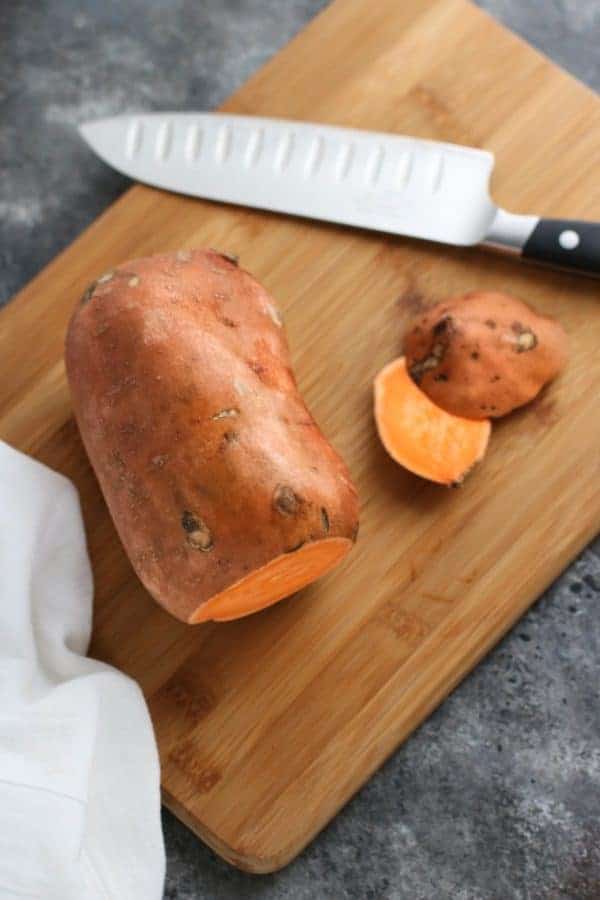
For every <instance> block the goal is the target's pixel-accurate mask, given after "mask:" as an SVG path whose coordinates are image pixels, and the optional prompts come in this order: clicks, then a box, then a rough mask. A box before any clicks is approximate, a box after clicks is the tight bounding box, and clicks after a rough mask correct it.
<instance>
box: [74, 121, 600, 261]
mask: <svg viewBox="0 0 600 900" xmlns="http://www.w3.org/2000/svg"><path fill="white" fill-rule="evenodd" d="M80 131H81V134H82V136H83V137H84V138H85V140H86V141H87V142H88V144H89V145H90V146H91V147H92V149H93V150H95V152H96V153H97V154H98V155H99V156H100V157H101V158H102V159H103V160H104V161H105V162H107V163H108V164H109V165H111V166H113V167H114V168H115V169H117V170H118V171H120V172H123V173H124V174H125V175H128V176H130V177H131V178H135V179H137V180H138V181H142V182H146V183H147V184H151V185H154V186H155V187H160V188H166V189H167V190H170V191H177V192H179V193H182V194H190V195H192V196H196V197H203V198H205V199H208V200H218V201H222V202H225V203H236V204H241V205H243V206H252V207H258V208H260V209H266V210H273V211H275V212H282V213H291V214H293V215H298V216H308V217H309V218H313V219H323V220H325V221H328V222H337V223H340V224H343V225H353V226H358V227H360V228H370V229H375V230H376V231H384V232H388V233H391V234H401V235H408V236H410V237H415V238H423V239H426V240H430V241H441V242H444V243H448V244H458V245H462V246H468V245H473V244H480V243H484V244H489V245H493V246H495V247H499V248H502V249H506V250H510V251H513V252H515V253H518V254H520V255H522V256H523V257H524V258H527V259H531V260H533V261H537V262H543V263H549V264H551V265H555V266H560V267H563V268H568V269H573V270H577V271H580V272H586V273H588V274H593V275H600V223H597V222H596V223H594V222H581V221H570V220H566V219H543V218H540V217H539V216H534V215H516V214H514V213H509V212H506V210H503V209H500V208H499V207H498V206H496V205H495V204H494V202H493V201H492V199H491V197H490V193H489V180H490V175H491V172H492V168H493V165H494V157H493V154H492V153H489V152H488V151H486V150H479V149H475V148H472V147H460V146H457V145H454V144H444V143H438V142H436V141H427V140H420V139H418V138H412V137H404V136H400V135H396V134H384V133H376V132H371V131H360V130H357V129H350V128H339V127H336V126H330V125H320V124H309V123H303V122H296V121H292V120H284V119H264V118H258V117H253V116H236V115H224V114H220V113H153V114H148V115H139V116H138V115H135V116H117V117H114V118H109V119H98V120H96V121H93V122H87V123H85V124H83V125H81V127H80Z"/></svg>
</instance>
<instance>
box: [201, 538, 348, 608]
mask: <svg viewBox="0 0 600 900" xmlns="http://www.w3.org/2000/svg"><path fill="white" fill-rule="evenodd" d="M351 546H352V541H350V540H348V539H347V538H326V539H325V540H322V541H319V542H318V543H311V544H304V546H302V547H300V548H299V549H298V550H296V551H294V552H292V553H284V554H283V555H282V556H278V557H277V558H276V559H272V560H271V561H270V562H268V563H267V564H266V565H264V566H262V568H260V569H257V571H256V572H252V573H251V574H250V575H246V577H245V578H241V579H240V580H239V581H237V582H236V583H235V584H233V585H232V586H231V587H229V588H227V590H225V591H222V592H221V593H220V594H217V595H216V596H215V597H212V598H211V599H210V600H209V601H208V602H207V603H205V604H204V605H202V606H199V607H198V609H197V610H196V612H195V613H192V615H191V617H190V620H189V621H190V622H191V623H196V622H206V621H208V620H211V619H212V620H213V621H215V622H226V621H229V620H230V619H240V618H242V617H243V616H249V615H250V614H251V613H254V612H258V611H259V610H261V609H265V608H266V607H267V606H272V605H273V604H274V603H277V602H278V601H279V600H283V598H284V597H289V595H290V594H294V593H295V592H296V591H299V590H300V589H301V588H303V587H306V585H308V584H310V583H311V582H313V581H316V579H317V578H320V577H321V575H324V574H325V573H326V572H328V571H329V570H330V569H332V568H333V567H334V566H335V565H336V564H337V563H338V562H339V561H340V560H341V559H342V558H343V557H344V556H345V555H346V553H347V552H348V551H349V550H350V548H351Z"/></svg>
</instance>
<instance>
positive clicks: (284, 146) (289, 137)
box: [275, 131, 294, 172]
mask: <svg viewBox="0 0 600 900" xmlns="http://www.w3.org/2000/svg"><path fill="white" fill-rule="evenodd" d="M293 152H294V133H293V132H292V131H284V133H283V134H282V136H281V138H280V140H279V144H278V147H277V150H276V152H275V168H276V170H277V171H278V172H283V170H284V169H285V168H286V167H287V165H288V163H289V162H290V159H291V158H292V153H293Z"/></svg>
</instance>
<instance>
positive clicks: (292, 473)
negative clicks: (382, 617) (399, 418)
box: [66, 250, 358, 622]
mask: <svg viewBox="0 0 600 900" xmlns="http://www.w3.org/2000/svg"><path fill="white" fill-rule="evenodd" d="M66 364H67V373H68V378H69V384H70V387H71V392H72V398H73V405H74V409H75V414H76V417H77V421H78V424H79V428H80V431H81V435H82V438H83V441H84V444H85V447H86V449H87V452H88V455H89V457H90V460H91V462H92V465H93V467H94V469H95V471H96V474H97V476H98V480H99V482H100V486H101V488H102V491H103V493H104V497H105V499H106V502H107V504H108V507H109V510H110V512H111V514H112V517H113V520H114V523H115V525H116V528H117V531H118V533H119V535H120V537H121V540H122V542H123V544H124V546H125V549H126V551H127V553H128V555H129V558H130V560H131V563H132V565H133V566H134V568H135V570H136V572H137V574H138V576H139V578H140V579H141V581H142V582H143V584H144V585H145V586H146V588H147V589H148V591H149V592H150V593H151V594H152V595H153V596H154V597H155V598H156V600H157V601H158V602H159V603H160V604H161V605H162V606H164V608H165V609H167V610H168V611H169V612H170V613H172V614H173V615H174V616H176V617H177V618H179V619H181V620H183V621H185V622H201V621H204V620H207V619H217V620H220V619H230V618H236V617H238V616H243V615H247V614H249V613H251V612H254V611H255V610H258V609H261V608H262V607H265V606H268V605H269V604H271V603H275V602H276V601H277V600H280V599H281V598H283V597H285V596H287V595H289V594H291V593H293V592H294V591H296V590H298V589H299V588H301V587H303V586H304V585H306V584H308V583H309V582H312V581H314V580H315V579H316V578H318V577H319V576H320V575H322V574H323V573H324V572H326V571H327V570H328V569H330V568H332V567H333V566H334V565H335V564H336V563H338V562H339V561H340V560H341V559H342V557H344V556H345V555H346V553H347V552H348V551H349V549H350V548H351V547H352V544H353V541H354V540H355V538H356V533H357V528H358V505H357V495H356V490H355V488H354V486H353V484H352V481H351V479H350V475H349V473H348V470H347V468H346V466H345V465H344V463H343V461H342V460H341V458H340V457H339V456H338V455H337V453H336V452H335V451H334V450H333V449H332V447H331V446H330V445H329V444H328V443H327V441H326V440H325V438H324V437H323V435H322V434H321V432H320V431H319V428H318V427H317V425H316V423H315V421H314V419H313V418H312V416H311V415H310V413H309V412H308V410H307V408H306V406H305V404H304V402H303V400H302V398H301V397H300V395H299V393H298V389H297V386H296V382H295V379H294V375H293V372H292V369H291V367H290V357H289V350H288V345H287V341H286V337H285V333H284V329H283V326H282V320H281V317H280V314H279V312H278V310H277V308H276V306H275V304H274V303H273V301H272V300H271V299H270V298H269V296H268V294H267V293H266V291H265V290H264V289H263V288H262V287H261V286H260V285H259V284H258V283H257V282H256V281H255V280H254V278H252V276H251V275H249V274H248V273H247V272H245V271H243V270H242V269H241V268H239V267H238V266H237V264H236V261H235V260H234V259H233V258H230V257H228V256H224V255H221V254H219V253H217V252H216V251H210V250H209V251H207V250H196V251H192V252H189V251H184V252H180V253H177V254H167V255H163V256H156V257H151V258H148V259H139V260H134V261H132V262H127V263H124V264H123V265H120V266H118V267H117V268H115V269H114V271H111V272H107V273H106V274H105V275H103V276H101V277H100V278H98V280H97V281H96V282H95V283H94V284H93V285H91V286H90V288H89V289H88V290H87V291H86V293H85V295H84V297H83V299H82V301H81V302H80V304H79V306H78V307H77V309H76V311H75V312H74V314H73V317H72V320H71V323H70V326H69V331H68V335H67V342H66Z"/></svg>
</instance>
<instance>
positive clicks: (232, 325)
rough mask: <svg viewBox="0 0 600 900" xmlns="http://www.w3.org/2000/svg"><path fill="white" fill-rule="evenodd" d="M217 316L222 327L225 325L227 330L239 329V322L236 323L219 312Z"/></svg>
mask: <svg viewBox="0 0 600 900" xmlns="http://www.w3.org/2000/svg"><path fill="white" fill-rule="evenodd" d="M216 316H217V320H218V321H219V322H220V323H221V325H225V326H226V327H227V328H237V322H234V321H233V319H230V318H229V316H224V315H222V314H221V313H219V312H217V313H216Z"/></svg>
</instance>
